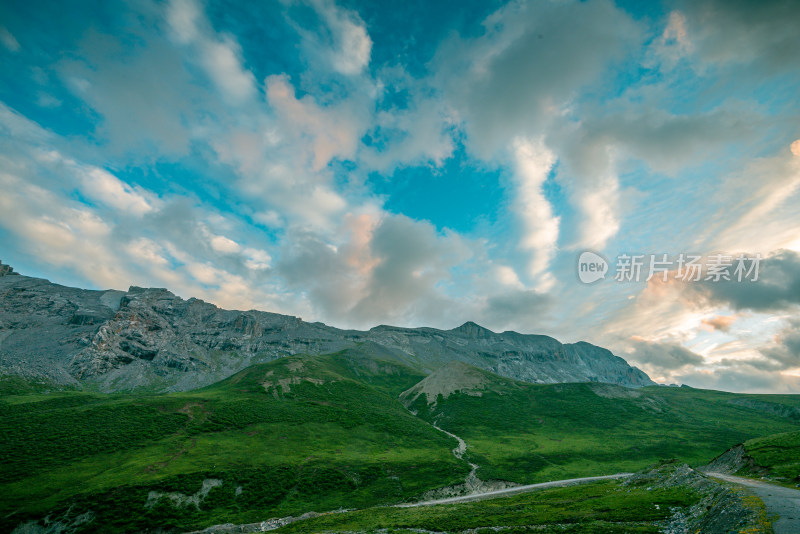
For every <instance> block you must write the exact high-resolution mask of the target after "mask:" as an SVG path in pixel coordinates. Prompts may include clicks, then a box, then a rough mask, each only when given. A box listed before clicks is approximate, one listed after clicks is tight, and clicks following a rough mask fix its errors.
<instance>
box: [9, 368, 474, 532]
mask: <svg viewBox="0 0 800 534" xmlns="http://www.w3.org/2000/svg"><path fill="white" fill-rule="evenodd" d="M356 378H358V379H356ZM420 378H421V376H419V375H417V374H415V373H414V372H413V371H411V370H409V369H407V368H403V367H402V366H400V365H396V364H392V363H388V362H376V361H370V360H365V359H364V358H363V357H360V356H358V355H352V354H347V353H342V354H338V355H333V356H327V357H308V358H300V357H292V358H284V359H280V360H277V361H274V362H271V363H268V364H263V365H258V366H254V367H251V368H248V369H246V370H244V371H242V372H240V373H238V374H236V375H234V376H232V377H230V378H229V379H227V380H224V381H222V382H220V383H218V384H216V385H213V386H210V387H206V388H203V389H200V390H196V391H194V392H190V393H183V394H172V395H161V396H122V395H115V396H109V395H91V394H85V393H77V392H55V393H50V394H42V393H37V394H29V393H28V394H24V395H5V396H4V397H3V398H2V401H0V458H2V464H1V465H0V495H2V498H0V531H9V530H11V529H12V528H13V527H14V526H16V525H18V524H19V523H20V522H21V521H22V520H23V519H25V518H28V517H31V518H37V517H42V516H44V515H45V514H46V513H48V512H50V511H52V510H55V511H56V512H55V513H54V514H53V517H60V518H62V519H63V518H64V517H66V516H68V517H69V518H71V520H74V519H75V518H77V517H78V516H80V514H82V513H83V512H85V511H86V510H91V511H92V513H93V514H94V516H95V517H94V521H92V523H91V524H92V525H98V524H102V525H104V530H105V531H120V532H121V531H130V530H135V529H141V528H147V527H166V528H169V527H172V526H175V527H177V526H180V527H182V528H190V527H201V526H207V525H209V524H215V523H224V522H253V521H258V520H262V519H264V518H266V517H273V516H282V515H290V514H294V513H303V512H305V511H308V510H330V509H337V508H340V507H348V508H352V507H358V508H362V507H366V506H370V505H374V504H379V503H384V502H397V501H401V500H407V499H411V498H413V497H415V496H417V495H419V494H421V493H422V492H424V491H425V490H428V489H431V488H434V487H438V486H441V485H447V484H452V483H456V482H459V481H460V480H463V478H464V476H465V475H466V473H467V472H468V471H469V467H468V466H466V465H465V464H464V462H460V461H458V460H456V459H455V458H454V457H453V456H452V454H451V453H450V450H451V449H452V448H453V446H454V445H455V441H454V440H453V439H452V438H449V437H447V436H445V435H444V434H442V433H440V432H438V431H436V430H435V429H433V428H432V427H431V426H430V425H428V424H427V423H425V422H423V421H421V420H420V419H418V418H415V417H413V416H412V415H411V414H409V413H408V412H407V411H406V410H405V409H404V408H403V406H402V405H401V404H400V403H399V402H397V401H396V400H395V398H396V395H397V393H398V392H399V391H401V390H403V389H405V388H407V387H408V386H409V385H411V384H413V383H415V382H416V381H418V380H419V379H420ZM8 389H11V388H6V390H8ZM22 389H23V390H25V389H26V388H22ZM27 389H28V390H30V388H27ZM19 390H20V388H17V390H16V391H19ZM26 393H27V392H26ZM217 481H221V485H216V484H218V482H217ZM204 487H205V490H204ZM204 491H206V492H207V495H205V496H204V497H203V492H204ZM150 492H157V493H159V494H163V496H162V497H160V498H157V499H155V500H154V499H152V498H150V500H149V501H148V499H149V497H150V495H151V493H150ZM169 494H175V495H178V494H182V495H183V496H184V497H183V501H184V502H189V501H187V499H188V498H189V497H196V500H197V501H198V503H197V505H195V504H194V503H192V502H189V504H184V505H182V506H178V507H176V506H174V505H173V500H174V499H173V497H170V496H169ZM146 504H147V505H149V506H146ZM70 507H71V509H70ZM67 509H70V512H69V514H66V516H65V514H64V511H65V510H67ZM78 521H79V520H78ZM88 530H89V531H91V530H93V529H92V528H88Z"/></svg>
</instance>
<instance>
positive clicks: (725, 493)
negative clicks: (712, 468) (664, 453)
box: [624, 462, 773, 534]
mask: <svg viewBox="0 0 800 534" xmlns="http://www.w3.org/2000/svg"><path fill="white" fill-rule="evenodd" d="M624 485H626V486H638V487H641V486H646V487H647V489H648V490H649V489H656V488H675V487H686V488H690V489H692V490H694V491H695V492H697V493H699V494H700V495H702V498H701V499H700V501H698V502H697V503H696V504H695V505H694V506H692V507H690V508H689V509H688V510H683V509H675V510H674V511H673V515H672V517H671V518H670V520H669V521H667V522H666V523H664V524H663V525H662V528H663V530H662V532H664V533H665V534H689V533H695V532H748V533H751V534H759V533H762V534H772V532H773V531H772V527H771V525H770V521H769V519H768V518H767V514H766V509H765V507H764V503H763V502H761V501H760V500H759V499H756V498H754V497H751V496H748V495H746V494H744V493H743V492H742V491H739V490H738V489H736V488H733V487H730V486H727V485H723V484H720V483H718V482H716V481H715V480H713V479H711V478H710V477H708V476H706V475H705V474H704V473H701V472H700V471H697V470H695V469H692V468H691V467H689V466H688V465H686V464H678V463H677V462H663V463H661V464H660V465H657V466H656V467H654V468H652V469H650V470H648V471H646V472H641V473H637V474H635V475H633V476H632V477H630V478H629V479H628V480H626V481H625V482H624Z"/></svg>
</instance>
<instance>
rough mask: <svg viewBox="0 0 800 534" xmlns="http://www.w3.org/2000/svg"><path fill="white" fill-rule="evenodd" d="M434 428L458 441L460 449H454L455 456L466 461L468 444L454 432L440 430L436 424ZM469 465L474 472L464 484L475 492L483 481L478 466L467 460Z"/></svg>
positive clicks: (470, 473) (471, 472)
mask: <svg viewBox="0 0 800 534" xmlns="http://www.w3.org/2000/svg"><path fill="white" fill-rule="evenodd" d="M431 424H432V425H433V428H435V429H436V430H438V431H439V432H444V433H445V434H447V435H448V436H450V437H451V438H455V439H456V440H457V441H458V447H456V448H455V449H453V456H455V457H456V458H458V459H459V460H464V453H465V452H467V442H466V441H464V440H463V439H461V438H460V437H458V436H456V435H455V434H453V433H452V432H448V431H447V430H445V429H443V428H440V427H439V426H437V425H436V423H431ZM467 463H468V464H469V466H470V467H471V468H472V470H471V471H470V472H469V474H468V475H467V478H466V479H464V483H465V484H466V485H467V487H468V488H469V489H470V491H472V492H474V491H475V490H477V488H478V487H479V486H480V484H481V480H480V479H479V478H478V475H477V472H478V464H473V463H472V462H470V461H468V460H467Z"/></svg>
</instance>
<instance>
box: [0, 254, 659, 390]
mask: <svg viewBox="0 0 800 534" xmlns="http://www.w3.org/2000/svg"><path fill="white" fill-rule="evenodd" d="M5 267H7V266H4V265H2V264H0V375H3V374H12V375H20V376H26V377H36V378H42V379H46V380H50V381H53V382H55V383H58V384H75V385H79V384H80V385H87V386H90V387H93V388H97V389H99V390H101V391H129V390H136V389H145V390H152V391H182V390H188V389H193V388H196V387H200V386H203V385H207V384H211V383H213V382H216V381H218V380H220V379H223V378H225V377H227V376H230V375H231V374H233V373H235V372H237V371H239V370H241V369H243V368H245V367H247V366H249V365H252V364H255V363H260V362H265V361H270V360H273V359H275V358H279V357H282V356H287V355H292V354H325V353H331V352H337V351H340V350H344V349H351V350H358V351H361V352H366V353H369V354H373V355H375V356H377V357H379V358H381V359H388V360H394V361H397V362H400V363H403V364H405V365H408V366H410V367H413V368H415V369H418V370H420V371H424V372H428V373H429V372H432V371H434V370H436V369H438V368H439V367H442V366H443V365H445V364H446V363H448V362H450V361H453V360H457V361H461V362H464V363H468V364H470V365H473V366H475V367H478V368H480V369H484V370H487V371H490V372H493V373H496V374H499V375H501V376H506V377H509V378H514V379H517V380H522V381H525V382H532V383H554V382H587V381H588V382H606V383H612V384H618V385H622V386H628V387H637V386H644V385H650V384H652V381H651V380H650V379H649V378H648V377H647V375H646V374H645V373H643V372H642V371H640V370H639V369H637V368H635V367H631V366H629V365H628V364H627V362H625V360H623V359H622V358H619V357H617V356H615V355H613V354H612V353H611V352H610V351H608V350H606V349H603V348H601V347H597V346H594V345H591V344H589V343H585V342H579V343H574V344H562V343H560V342H558V341H557V340H555V339H553V338H551V337H548V336H540V335H524V334H519V333H517V332H503V333H495V332H492V331H491V330H488V329H486V328H483V327H481V326H479V325H477V324H475V323H472V322H468V323H465V324H464V325H462V326H460V327H458V328H454V329H452V330H438V329H435V328H400V327H392V326H378V327H375V328H372V329H370V330H368V331H357V330H341V329H337V328H334V327H330V326H327V325H325V324H322V323H309V322H306V321H303V320H302V319H300V318H298V317H292V316H288V315H281V314H276V313H269V312H261V311H255V310H250V311H236V310H224V309H221V308H218V307H217V306H215V305H213V304H209V303H207V302H204V301H202V300H199V299H196V298H190V299H187V300H184V299H182V298H180V297H178V296H176V295H174V294H173V293H171V292H170V291H168V290H167V289H163V288H141V287H136V286H133V287H130V288H129V289H128V291H117V290H106V291H95V290H85V289H77V288H71V287H65V286H61V285H58V284H53V283H51V282H49V281H47V280H43V279H39V278H31V277H27V276H22V275H18V274H17V273H14V272H13V270H12V269H11V268H10V267H8V268H7V269H2V268H5ZM11 274H13V276H10V275H11Z"/></svg>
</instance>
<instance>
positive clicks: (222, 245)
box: [211, 235, 242, 254]
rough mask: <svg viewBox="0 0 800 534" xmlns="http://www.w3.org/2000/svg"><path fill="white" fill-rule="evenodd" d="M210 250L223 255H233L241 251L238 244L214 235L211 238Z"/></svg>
mask: <svg viewBox="0 0 800 534" xmlns="http://www.w3.org/2000/svg"><path fill="white" fill-rule="evenodd" d="M211 248H213V249H214V250H216V251H217V252H222V253H223V254H235V253H237V252H239V251H240V250H242V247H241V246H240V245H239V243H237V242H236V241H234V240H233V239H228V238H227V237H225V236H222V235H215V236H213V237H212V238H211Z"/></svg>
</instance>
